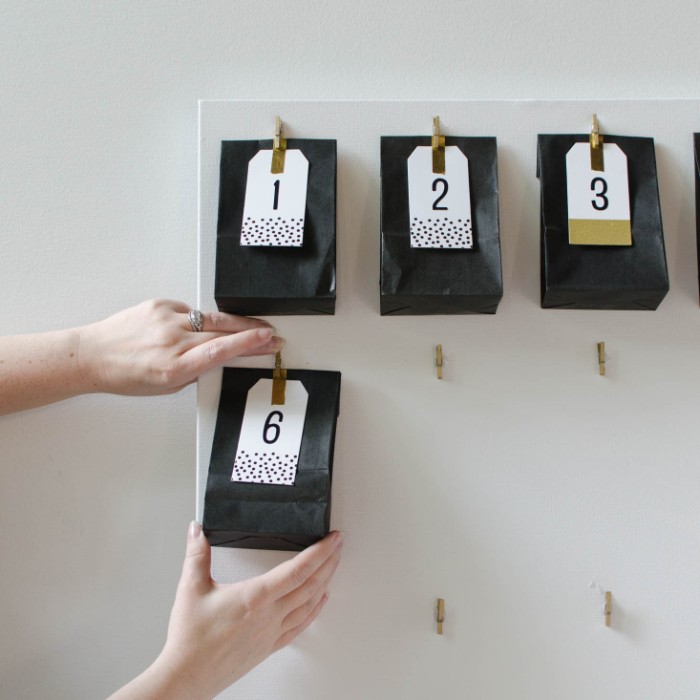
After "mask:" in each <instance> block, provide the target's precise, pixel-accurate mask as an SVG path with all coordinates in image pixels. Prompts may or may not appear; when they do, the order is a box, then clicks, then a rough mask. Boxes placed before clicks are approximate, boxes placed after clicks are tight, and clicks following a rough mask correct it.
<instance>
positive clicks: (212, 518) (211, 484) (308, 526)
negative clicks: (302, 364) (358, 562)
mask: <svg viewBox="0 0 700 700" xmlns="http://www.w3.org/2000/svg"><path fill="white" fill-rule="evenodd" d="M271 378H272V370H265V369H248V368H235V369H233V368H226V369H224V372H223V380H222V385H221V397H220V399H219V411H218V415H217V419H216V429H215V431H214V442H213V445H212V451H211V459H210V462H209V474H208V476H207V488H206V492H205V495H204V517H203V523H202V525H203V529H204V533H205V535H206V536H207V537H208V538H209V542H210V543H211V544H212V545H219V546H224V547H241V548H246V549H278V550H292V551H297V550H301V549H304V548H305V547H308V546H309V545H311V544H313V543H314V542H317V541H318V540H320V539H321V538H323V537H324V536H325V535H327V534H328V532H329V528H330V517H331V477H332V475H333V447H334V444H335V430H336V421H337V418H338V411H339V401H340V372H327V371H315V370H294V369H290V370H287V380H288V381H291V380H299V381H301V382H302V383H303V385H304V387H305V388H306V391H307V392H308V394H309V398H308V404H307V408H306V421H305V424H304V433H303V437H302V441H301V449H300V452H299V464H298V468H297V474H296V479H295V482H294V486H283V485H279V484H253V483H237V482H234V481H231V475H232V472H233V463H234V461H235V458H236V450H237V447H238V439H239V437H240V434H241V426H242V423H243V414H244V413H245V404H246V398H247V396H248V391H249V390H250V389H251V388H252V387H253V386H254V385H255V384H256V383H257V382H258V380H259V379H271Z"/></svg>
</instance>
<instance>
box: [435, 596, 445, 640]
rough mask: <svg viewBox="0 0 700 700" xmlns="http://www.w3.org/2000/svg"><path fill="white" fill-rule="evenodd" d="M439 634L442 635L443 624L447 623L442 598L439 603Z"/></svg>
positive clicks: (437, 620)
mask: <svg viewBox="0 0 700 700" xmlns="http://www.w3.org/2000/svg"><path fill="white" fill-rule="evenodd" d="M435 619H436V622H437V633H438V634H442V623H443V622H444V621H445V601H444V600H443V599H442V598H438V602H437V616H436V618H435Z"/></svg>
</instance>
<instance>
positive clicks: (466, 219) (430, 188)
mask: <svg viewBox="0 0 700 700" xmlns="http://www.w3.org/2000/svg"><path fill="white" fill-rule="evenodd" d="M408 208H409V216H410V219H411V248H472V247H473V246H474V241H473V238H472V205H471V197H470V194H469V161H468V160H467V157H466V156H465V155H464V153H462V151H460V149H459V148H458V147H457V146H447V147H446V148H445V173H444V174H443V175H436V174H435V173H433V152H432V148H431V147H430V146H418V147H417V148H416V149H415V151H413V153H411V155H410V156H409V158H408Z"/></svg>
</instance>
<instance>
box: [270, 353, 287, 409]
mask: <svg viewBox="0 0 700 700" xmlns="http://www.w3.org/2000/svg"><path fill="white" fill-rule="evenodd" d="M286 388H287V370H286V369H284V368H283V367H282V353H281V352H278V353H277V354H276V355H275V368H274V369H273V370H272V405H273V406H284V392H285V389H286Z"/></svg>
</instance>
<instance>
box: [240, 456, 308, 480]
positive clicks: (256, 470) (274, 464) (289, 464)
mask: <svg viewBox="0 0 700 700" xmlns="http://www.w3.org/2000/svg"><path fill="white" fill-rule="evenodd" d="M298 461H299V455H294V454H289V455H286V454H281V453H278V452H254V453H250V452H246V451H245V450H241V451H240V452H239V453H238V454H237V455H236V462H235V464H234V465H233V477H232V478H231V481H241V482H245V483H251V484H283V485H285V486H294V479H295V477H296V473H297V463H298Z"/></svg>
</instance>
